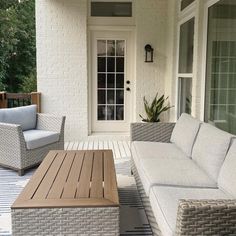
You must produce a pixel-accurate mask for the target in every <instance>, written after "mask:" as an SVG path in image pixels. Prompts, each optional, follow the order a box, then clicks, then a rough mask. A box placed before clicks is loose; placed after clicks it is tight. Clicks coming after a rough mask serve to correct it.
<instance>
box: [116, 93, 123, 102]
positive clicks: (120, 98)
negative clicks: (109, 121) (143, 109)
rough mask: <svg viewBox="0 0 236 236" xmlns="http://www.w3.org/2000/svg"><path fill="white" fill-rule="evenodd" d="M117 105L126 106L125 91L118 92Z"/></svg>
mask: <svg viewBox="0 0 236 236" xmlns="http://www.w3.org/2000/svg"><path fill="white" fill-rule="evenodd" d="M116 104H122V105H123V104H124V90H116Z"/></svg>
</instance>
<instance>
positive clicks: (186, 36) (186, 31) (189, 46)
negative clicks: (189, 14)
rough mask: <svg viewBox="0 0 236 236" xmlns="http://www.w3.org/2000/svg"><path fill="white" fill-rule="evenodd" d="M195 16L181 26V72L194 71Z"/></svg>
mask: <svg viewBox="0 0 236 236" xmlns="http://www.w3.org/2000/svg"><path fill="white" fill-rule="evenodd" d="M193 44H194V18H192V19H191V20H189V21H187V22H186V23H184V24H182V25H181V26H180V42H179V73H192V72H193Z"/></svg>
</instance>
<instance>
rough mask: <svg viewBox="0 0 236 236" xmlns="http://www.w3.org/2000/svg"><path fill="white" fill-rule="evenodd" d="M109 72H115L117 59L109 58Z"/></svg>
mask: <svg viewBox="0 0 236 236" xmlns="http://www.w3.org/2000/svg"><path fill="white" fill-rule="evenodd" d="M107 71H108V72H115V58H114V57H108V58H107Z"/></svg>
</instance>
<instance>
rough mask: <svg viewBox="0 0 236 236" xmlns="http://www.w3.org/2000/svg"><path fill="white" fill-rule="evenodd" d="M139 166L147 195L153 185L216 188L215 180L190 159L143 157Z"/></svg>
mask: <svg viewBox="0 0 236 236" xmlns="http://www.w3.org/2000/svg"><path fill="white" fill-rule="evenodd" d="M140 167H141V169H142V171H143V174H141V175H142V177H141V178H142V180H141V181H142V183H143V186H144V190H145V192H146V194H147V195H149V192H150V188H151V187H152V186H155V185H166V186H185V187H199V188H205V187H207V188H216V187H217V183H216V181H214V180H212V179H211V178H209V176H208V175H207V174H206V173H205V172H204V171H203V170H202V169H201V168H200V167H199V166H198V165H197V164H196V163H195V162H194V161H193V160H191V159H189V158H186V159H184V160H183V159H178V160H177V159H170V158H159V159H143V160H141V163H140Z"/></svg>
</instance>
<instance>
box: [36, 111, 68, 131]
mask: <svg viewBox="0 0 236 236" xmlns="http://www.w3.org/2000/svg"><path fill="white" fill-rule="evenodd" d="M65 119H66V118H65V116H55V115H50V114H43V113H38V114H37V126H36V129H39V130H47V131H53V132H57V133H64V126H65Z"/></svg>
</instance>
